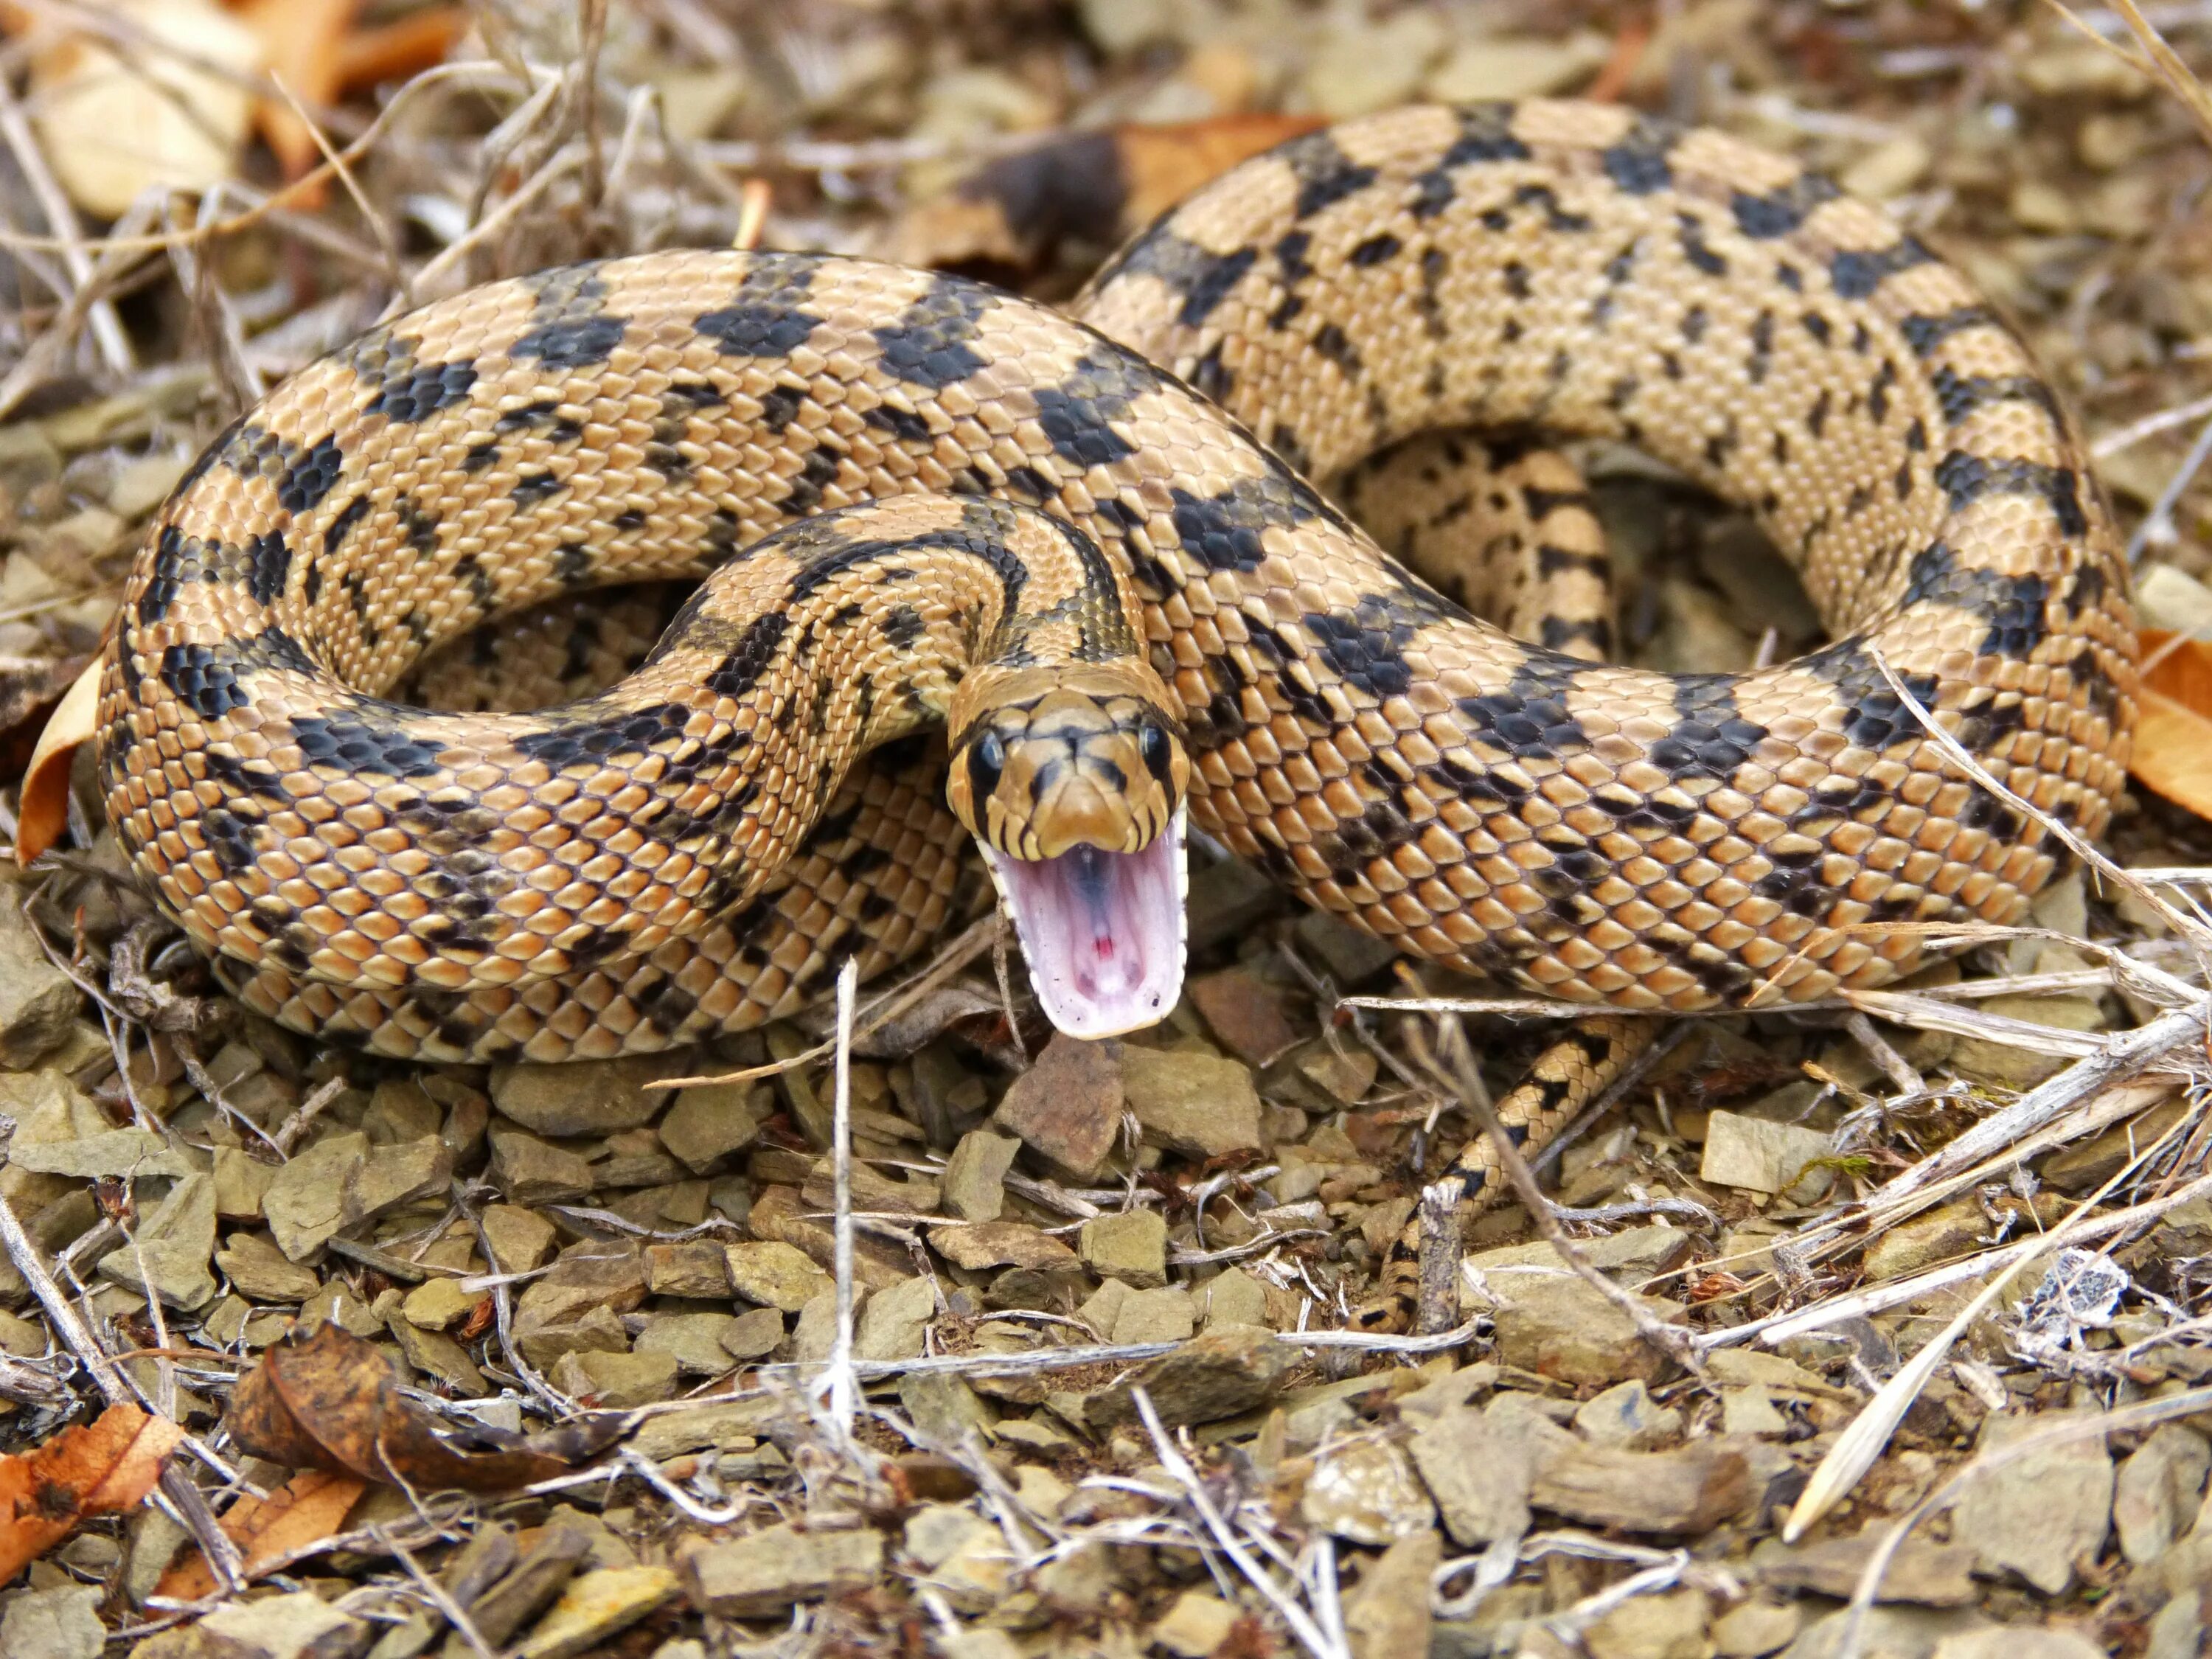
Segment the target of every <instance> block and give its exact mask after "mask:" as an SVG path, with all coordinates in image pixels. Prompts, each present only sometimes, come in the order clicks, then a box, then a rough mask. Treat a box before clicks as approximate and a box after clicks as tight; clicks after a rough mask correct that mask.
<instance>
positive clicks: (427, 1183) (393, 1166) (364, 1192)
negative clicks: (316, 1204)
mask: <svg viewBox="0 0 2212 1659" xmlns="http://www.w3.org/2000/svg"><path fill="white" fill-rule="evenodd" d="M452 1182H453V1148H452V1147H450V1146H447V1145H446V1143H445V1142H444V1141H443V1140H441V1139H439V1138H438V1137H437V1136H435V1135H422V1136H420V1137H418V1138H417V1139H413V1140H408V1141H402V1142H400V1143H398V1145H395V1146H372V1147H371V1148H370V1149H369V1152H368V1157H366V1158H363V1159H362V1161H361V1163H360V1164H358V1165H357V1166H356V1167H355V1169H354V1170H352V1171H351V1172H349V1175H348V1176H347V1177H346V1225H349V1226H351V1225H354V1224H355V1223H356V1222H362V1221H373V1220H374V1219H375V1218H377V1217H378V1216H380V1215H384V1214H386V1213H388V1212H391V1211H392V1210H397V1209H399V1208H401V1207H402V1206H405V1205H409V1204H414V1203H417V1202H419V1201H421V1200H425V1199H434V1198H435V1199H442V1198H443V1197H445V1195H446V1191H447V1188H448V1187H449V1186H450V1185H451V1184H452ZM263 1201H264V1203H266V1202H267V1200H265V1199H264V1200H263Z"/></svg>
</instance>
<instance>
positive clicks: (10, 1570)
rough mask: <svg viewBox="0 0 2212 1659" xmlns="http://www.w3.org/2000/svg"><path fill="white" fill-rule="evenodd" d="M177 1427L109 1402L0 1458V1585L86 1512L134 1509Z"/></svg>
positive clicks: (176, 1437) (157, 1474) (174, 1441)
mask: <svg viewBox="0 0 2212 1659" xmlns="http://www.w3.org/2000/svg"><path fill="white" fill-rule="evenodd" d="M184 1437H185V1431H183V1430H182V1429H180V1428H179V1427H178V1426H177V1425H175V1424H174V1423H172V1422H170V1421H169V1420H168V1419H167V1418H164V1417H149V1416H148V1415H147V1414H146V1413H144V1412H142V1411H140V1410H139V1409H138V1407H136V1406H110V1407H108V1408H107V1409H106V1411H105V1412H103V1413H100V1417H99V1419H97V1420H96V1421H94V1422H92V1423H88V1424H83V1425H79V1426H78V1427H76V1428H73V1429H64V1430H63V1431H61V1432H60V1433H59V1434H58V1435H56V1436H54V1437H53V1438H52V1439H51V1440H49V1441H47V1442H46V1444H44V1445H43V1446H40V1447H39V1448H37V1449H35V1450H33V1451H29V1452H26V1453H25V1454H23V1455H21V1457H0V1583H6V1582H7V1581H8V1580H9V1579H10V1578H13V1577H15V1575H16V1574H17V1573H18V1572H21V1571H22V1570H23V1568H24V1567H25V1566H26V1565H28V1564H29V1563H31V1562H32V1561H34V1560H36V1559H38V1558H39V1557H40V1556H41V1555H43V1554H45V1553H46V1552H47V1551H48V1550H50V1549H52V1547H54V1546H55V1545H57V1544H58V1543H60V1542H61V1541H62V1540H63V1539H64V1538H66V1537H68V1536H69V1535H70V1533H72V1532H74V1531H75V1530H76V1526H77V1523H78V1522H81V1521H82V1520H83V1519H84V1518H85V1517H86V1516H93V1515H118V1514H120V1513H122V1512H123V1511H124V1510H129V1509H135V1508H137V1505H138V1504H139V1503H140V1502H141V1501H142V1500H143V1498H145V1496H146V1494H147V1493H148V1492H151V1491H152V1490H153V1489H154V1483H155V1481H156V1480H160V1479H161V1465H162V1463H163V1462H166V1461H167V1458H168V1455H169V1454H170V1453H171V1452H173V1451H174V1450H175V1449H177V1446H178V1443H179V1442H181V1441H182V1440H183V1439H184Z"/></svg>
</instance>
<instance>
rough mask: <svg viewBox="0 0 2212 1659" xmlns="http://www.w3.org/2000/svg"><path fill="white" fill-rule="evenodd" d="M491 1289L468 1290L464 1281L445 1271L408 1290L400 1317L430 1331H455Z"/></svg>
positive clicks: (481, 1302)
mask: <svg viewBox="0 0 2212 1659" xmlns="http://www.w3.org/2000/svg"><path fill="white" fill-rule="evenodd" d="M490 1294H491V1292H490V1291H465V1290H463V1289H462V1288H461V1285H460V1281H459V1279H447V1278H446V1277H445V1276H444V1275H442V1274H441V1275H440V1276H439V1277H437V1278H435V1279H424V1280H423V1281H422V1283H421V1284H420V1285H416V1287H415V1288H414V1289H413V1290H411V1291H408V1292H407V1294H406V1296H405V1297H404V1298H403V1299H402V1300H401V1302H400V1304H399V1316H400V1317H401V1318H402V1319H404V1320H405V1321H406V1322H408V1323H409V1324H410V1325H413V1326H415V1327H416V1328H418V1329H421V1330H426V1331H446V1330H451V1329H452V1328H453V1327H454V1326H456V1325H458V1324H459V1323H460V1322H461V1321H463V1320H464V1319H466V1318H467V1317H468V1316H470V1315H471V1314H472V1313H474V1312H475V1311H476V1310H477V1308H478V1307H479V1306H481V1305H482V1304H483V1302H484V1300H485V1299H486V1298H487V1297H489V1296H490Z"/></svg>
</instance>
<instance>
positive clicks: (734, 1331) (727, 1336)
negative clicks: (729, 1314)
mask: <svg viewBox="0 0 2212 1659" xmlns="http://www.w3.org/2000/svg"><path fill="white" fill-rule="evenodd" d="M782 1340H783V1316H782V1314H781V1313H779V1312H778V1311H777V1310H775V1309H774V1308H748V1309H746V1310H744V1312H743V1313H741V1314H739V1315H738V1316H737V1317H736V1318H735V1319H734V1320H732V1322H730V1328H729V1329H728V1330H727V1331H726V1332H724V1333H723V1334H722V1346H723V1348H724V1350H725V1351H726V1352H728V1354H729V1355H730V1357H731V1358H732V1359H739V1360H744V1359H765V1358H768V1356H769V1355H770V1354H772V1353H774V1352H775V1350H776V1346H777V1345H778V1344H779V1343H781V1341H782Z"/></svg>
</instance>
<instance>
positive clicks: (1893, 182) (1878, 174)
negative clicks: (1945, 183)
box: [1836, 132, 1935, 202]
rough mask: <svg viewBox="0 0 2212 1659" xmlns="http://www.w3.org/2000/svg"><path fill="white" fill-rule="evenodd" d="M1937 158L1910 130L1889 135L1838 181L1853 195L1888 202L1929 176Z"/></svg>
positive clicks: (1848, 168)
mask: <svg viewBox="0 0 2212 1659" xmlns="http://www.w3.org/2000/svg"><path fill="white" fill-rule="evenodd" d="M1934 161H1935V156H1934V154H1933V153H1932V152H1931V151H1930V150H1929V148H1928V146H1927V145H1926V144H1925V143H1923V142H1922V141H1921V140H1920V139H1918V138H1917V137H1914V136H1913V135H1912V134H1911V133H1909V132H1901V133H1899V134H1898V135H1897V137H1894V138H1886V139H1884V140H1883V141H1882V142H1881V143H1878V144H1876V145H1875V147H1874V148H1873V149H1870V150H1869V151H1867V153H1866V154H1865V155H1862V156H1860V157H1859V158H1858V160H1857V161H1854V162H1852V163H1851V164H1850V166H1849V167H1845V168H1844V170H1843V172H1842V173H1840V174H1839V175H1838V178H1837V179H1836V182H1837V183H1838V184H1839V185H1842V186H1843V187H1844V191H1846V192H1847V193H1848V194H1850V195H1852V196H1863V197H1866V198H1867V199H1868V200H1869V201H1870V202H1887V201H1889V200H1891V199H1892V198H1893V197H1899V196H1902V195H1904V194H1905V191H1908V190H1911V189H1912V188H1913V187H1914V186H1915V185H1918V184H1919V183H1920V181H1921V180H1922V179H1924V178H1926V177H1927V176H1928V169H1929V167H1930V166H1931V165H1932V164H1933V162H1934Z"/></svg>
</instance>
